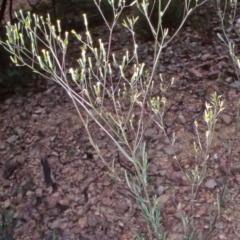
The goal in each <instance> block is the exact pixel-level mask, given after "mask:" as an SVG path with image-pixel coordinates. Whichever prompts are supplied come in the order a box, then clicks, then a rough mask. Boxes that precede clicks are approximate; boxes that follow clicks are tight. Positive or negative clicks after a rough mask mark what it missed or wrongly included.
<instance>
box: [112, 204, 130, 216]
mask: <svg viewBox="0 0 240 240" xmlns="http://www.w3.org/2000/svg"><path fill="white" fill-rule="evenodd" d="M128 208H129V206H128V205H127V203H117V204H116V206H115V208H114V209H115V212H116V213H117V214H124V213H125V212H126V211H127V210H128Z"/></svg>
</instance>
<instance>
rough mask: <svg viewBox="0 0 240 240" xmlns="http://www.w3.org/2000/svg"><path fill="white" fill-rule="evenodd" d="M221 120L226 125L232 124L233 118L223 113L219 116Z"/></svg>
mask: <svg viewBox="0 0 240 240" xmlns="http://www.w3.org/2000/svg"><path fill="white" fill-rule="evenodd" d="M219 118H221V119H222V121H223V122H224V123H225V124H230V123H231V122H232V118H231V117H230V116H229V115H228V114H224V113H223V114H221V115H220V116H219Z"/></svg>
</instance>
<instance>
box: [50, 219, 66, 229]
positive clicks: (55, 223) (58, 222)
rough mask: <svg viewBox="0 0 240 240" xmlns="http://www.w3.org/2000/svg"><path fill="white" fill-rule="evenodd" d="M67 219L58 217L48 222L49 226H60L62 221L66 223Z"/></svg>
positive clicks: (52, 227) (53, 227)
mask: <svg viewBox="0 0 240 240" xmlns="http://www.w3.org/2000/svg"><path fill="white" fill-rule="evenodd" d="M68 221H69V220H68V218H58V219H56V220H55V221H53V222H52V223H50V224H49V227H50V228H51V229H55V228H60V226H63V225H62V224H63V223H67V222H68Z"/></svg>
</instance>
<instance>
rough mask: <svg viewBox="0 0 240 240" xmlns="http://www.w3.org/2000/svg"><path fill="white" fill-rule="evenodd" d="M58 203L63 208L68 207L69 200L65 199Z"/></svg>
mask: <svg viewBox="0 0 240 240" xmlns="http://www.w3.org/2000/svg"><path fill="white" fill-rule="evenodd" d="M58 203H59V204H60V205H61V206H63V207H68V206H69V204H70V199H69V198H67V197H66V198H63V199H61V200H60V201H59V202H58Z"/></svg>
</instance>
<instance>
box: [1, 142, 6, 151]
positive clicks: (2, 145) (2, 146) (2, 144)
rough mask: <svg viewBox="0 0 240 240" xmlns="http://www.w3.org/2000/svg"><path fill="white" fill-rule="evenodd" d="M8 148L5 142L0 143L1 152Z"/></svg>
mask: <svg viewBox="0 0 240 240" xmlns="http://www.w3.org/2000/svg"><path fill="white" fill-rule="evenodd" d="M5 148H6V146H5V144H4V142H2V141H0V150H4V149H5Z"/></svg>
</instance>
